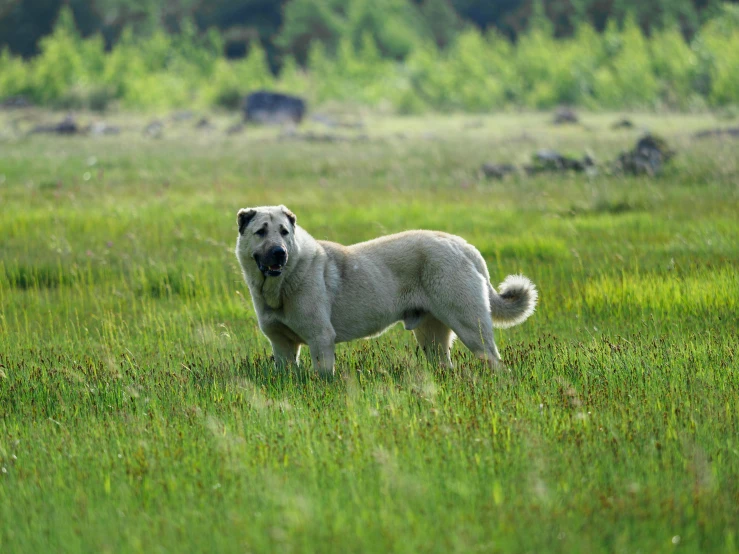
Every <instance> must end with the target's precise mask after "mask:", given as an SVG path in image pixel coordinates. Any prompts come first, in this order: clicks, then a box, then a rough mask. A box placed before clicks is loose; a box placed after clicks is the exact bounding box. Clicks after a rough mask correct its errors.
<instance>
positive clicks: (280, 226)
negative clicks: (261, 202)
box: [236, 206, 297, 277]
mask: <svg viewBox="0 0 739 554" xmlns="http://www.w3.org/2000/svg"><path fill="white" fill-rule="evenodd" d="M296 221H297V219H296V217H295V214H294V213H292V212H291V211H290V210H288V209H287V208H286V207H285V206H263V207H260V208H243V209H241V210H239V214H238V216H237V222H238V224H239V239H238V243H237V247H236V251H237V254H238V255H239V260H240V261H241V265H242V266H243V267H244V270H245V271H246V270H247V266H246V264H249V263H254V264H256V267H257V268H258V269H259V271H260V272H261V273H262V275H264V276H265V277H279V276H280V275H282V272H283V271H284V270H285V267H286V266H287V264H288V261H289V259H290V255H291V253H293V252H294V249H295V228H296V227H295V222H296Z"/></svg>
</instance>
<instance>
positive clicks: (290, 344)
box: [269, 335, 300, 368]
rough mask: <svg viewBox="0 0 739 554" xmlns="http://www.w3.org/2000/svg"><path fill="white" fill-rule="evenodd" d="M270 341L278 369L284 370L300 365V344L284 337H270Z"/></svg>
mask: <svg viewBox="0 0 739 554" xmlns="http://www.w3.org/2000/svg"><path fill="white" fill-rule="evenodd" d="M269 341H270V342H271V343H272V354H273V355H274V357H275V365H276V366H277V367H279V368H284V367H286V366H288V365H290V364H297V363H298V355H299V354H300V344H298V343H297V342H295V341H293V340H290V339H289V338H287V337H285V336H282V335H270V336H269Z"/></svg>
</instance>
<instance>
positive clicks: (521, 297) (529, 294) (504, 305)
mask: <svg viewBox="0 0 739 554" xmlns="http://www.w3.org/2000/svg"><path fill="white" fill-rule="evenodd" d="M538 298H539V293H538V292H537V290H536V286H535V285H534V283H532V282H531V281H530V280H529V279H528V278H526V277H524V276H523V275H509V276H508V277H506V278H505V280H504V281H503V282H502V283H501V284H500V286H499V287H498V292H495V289H493V287H492V285H491V286H490V314H491V315H492V317H493V326H494V327H513V326H514V325H518V324H519V323H523V322H524V321H526V319H528V317H529V316H530V315H531V314H533V313H534V309H535V308H536V301H537V300H538Z"/></svg>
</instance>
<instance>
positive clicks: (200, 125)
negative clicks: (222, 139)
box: [195, 117, 215, 131]
mask: <svg viewBox="0 0 739 554" xmlns="http://www.w3.org/2000/svg"><path fill="white" fill-rule="evenodd" d="M195 128H196V129H200V130H201V131H209V130H211V129H215V127H214V126H213V124H212V123H211V122H210V119H208V118H207V117H201V118H200V119H199V120H198V122H197V123H196V124H195Z"/></svg>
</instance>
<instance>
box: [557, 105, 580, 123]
mask: <svg viewBox="0 0 739 554" xmlns="http://www.w3.org/2000/svg"><path fill="white" fill-rule="evenodd" d="M552 123H554V124H555V125H568V124H573V123H580V118H579V117H577V114H576V113H575V110H573V109H572V108H568V107H565V106H562V107H560V108H559V109H557V111H556V112H554V119H553V120H552Z"/></svg>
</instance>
